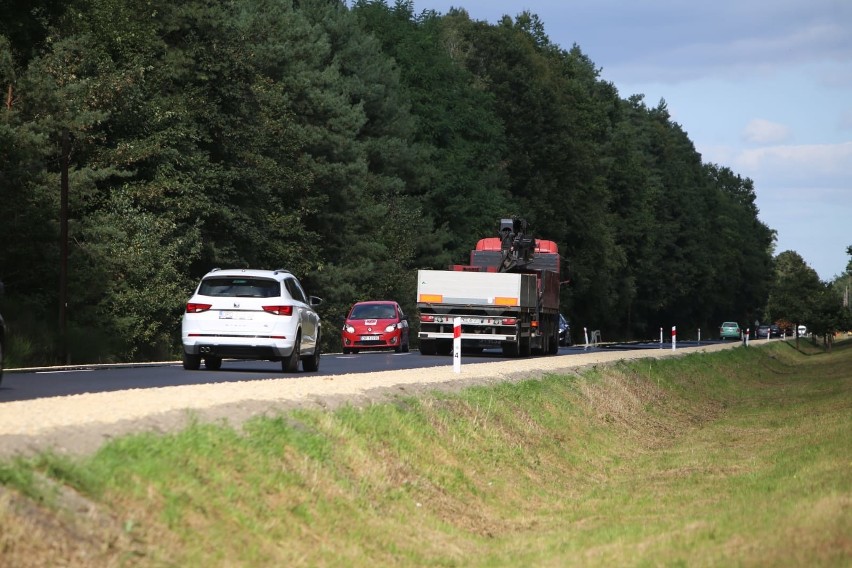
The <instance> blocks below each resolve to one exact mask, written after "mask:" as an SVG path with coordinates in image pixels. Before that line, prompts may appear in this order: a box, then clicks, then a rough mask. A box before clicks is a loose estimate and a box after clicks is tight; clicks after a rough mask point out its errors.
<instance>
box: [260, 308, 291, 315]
mask: <svg viewBox="0 0 852 568" xmlns="http://www.w3.org/2000/svg"><path fill="white" fill-rule="evenodd" d="M263 311H264V312H269V313H270V314H275V315H276V316H292V315H293V306H263Z"/></svg>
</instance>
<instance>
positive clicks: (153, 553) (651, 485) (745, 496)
mask: <svg viewBox="0 0 852 568" xmlns="http://www.w3.org/2000/svg"><path fill="white" fill-rule="evenodd" d="M802 349H803V352H798V351H796V350H795V349H794V348H793V347H792V346H790V345H788V344H784V343H781V342H775V343H773V344H771V345H767V346H764V347H760V348H749V349H745V348H738V349H733V350H729V351H725V352H720V353H715V354H695V355H689V356H684V357H679V358H675V359H669V360H654V361H651V360H639V361H635V362H631V363H621V364H617V365H613V366H599V367H596V368H593V369H585V370H582V371H581V372H580V373H578V374H577V375H572V376H550V377H545V378H544V379H543V380H540V381H526V382H523V383H519V384H505V385H502V386H499V387H489V388H484V387H482V388H473V389H470V390H468V391H465V392H463V393H461V394H459V395H450V394H438V393H436V394H434V395H433V396H430V397H425V398H419V399H400V400H398V401H397V402H396V403H394V404H383V405H376V406H372V407H369V408H366V409H355V408H348V409H342V410H338V411H334V412H318V411H317V412H315V411H310V412H308V411H300V412H292V413H288V414H286V415H284V416H282V417H280V418H279V419H260V420H257V421H254V422H251V423H250V424H249V425H248V426H246V427H245V429H244V431H243V432H240V433H237V432H235V431H233V430H231V429H228V428H226V427H222V426H202V425H198V426H196V427H193V428H191V429H189V430H187V431H185V432H183V433H181V434H179V435H173V436H165V437H158V436H154V435H145V436H135V437H129V438H124V439H119V440H116V441H115V442H113V443H111V444H110V445H108V446H106V447H105V448H103V449H102V450H101V451H100V452H99V453H97V454H96V455H94V456H91V457H90V458H86V459H84V460H79V461H69V460H66V459H59V458H56V457H52V456H43V457H40V458H38V459H34V460H29V461H16V462H11V463H8V462H7V463H5V464H0V483H2V484H3V485H4V486H5V489H4V488H3V487H2V486H0V527H2V531H0V565H4V566H5V565H10V566H11V565H14V566H27V565H34V566H48V565H81V566H82V565H87V566H103V565H142V566H388V565H401V566H410V565H436V566H566V565H584V566H586V565H587V566H596V565H598V566H613V565H616V566H632V565H666V566H669V565H688V566H731V565H740V566H756V565H757V566H790V565H794V566H796V565H798V566H814V565H817V566H849V565H850V563H852V342H843V343H839V344H837V345H836V346H835V348H834V351H833V352H832V353H822V352H821V351H817V350H816V349H815V348H813V347H811V346H809V345H807V344H804V343H803V345H802ZM45 479H49V480H51V481H50V482H49V483H48V482H46V481H45ZM72 488H73V490H71V489H72Z"/></svg>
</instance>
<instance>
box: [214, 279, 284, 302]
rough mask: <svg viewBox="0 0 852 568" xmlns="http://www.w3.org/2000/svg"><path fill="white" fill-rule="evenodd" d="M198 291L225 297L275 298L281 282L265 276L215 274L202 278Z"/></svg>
mask: <svg viewBox="0 0 852 568" xmlns="http://www.w3.org/2000/svg"><path fill="white" fill-rule="evenodd" d="M198 293H199V294H200V295H202V296H214V297H225V298H275V297H278V296H280V295H281V284H279V283H278V281H277V280H270V279H266V278H246V277H243V276H216V277H213V278H205V279H204V280H202V282H201V286H200V287H199V288H198Z"/></svg>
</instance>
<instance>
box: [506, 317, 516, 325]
mask: <svg viewBox="0 0 852 568" xmlns="http://www.w3.org/2000/svg"><path fill="white" fill-rule="evenodd" d="M516 323H518V319H517V318H503V325H515V324H516Z"/></svg>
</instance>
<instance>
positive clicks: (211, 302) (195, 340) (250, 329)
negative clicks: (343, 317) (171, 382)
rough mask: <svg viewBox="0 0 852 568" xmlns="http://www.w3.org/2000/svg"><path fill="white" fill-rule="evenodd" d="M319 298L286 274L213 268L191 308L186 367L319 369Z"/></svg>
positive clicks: (185, 328)
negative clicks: (262, 363) (246, 362)
mask: <svg viewBox="0 0 852 568" xmlns="http://www.w3.org/2000/svg"><path fill="white" fill-rule="evenodd" d="M320 303H322V300H321V299H320V298H317V297H315V296H307V295H305V291H304V290H303V289H302V285H301V284H300V283H299V281H298V280H297V279H296V277H295V276H293V275H292V274H291V273H290V272H288V271H286V270H248V269H232V270H219V269H213V270H212V271H211V272H208V273H207V274H206V275H205V276H204V278H202V279H201V283H200V284H199V285H198V288H197V289H196V290H195V294H193V296H192V297H191V298H190V299H189V301H188V302H187V304H186V311H185V312H184V314H183V321H182V323H181V341H182V342H183V368H184V369H187V370H189V371H195V370H198V369H199V367H200V366H201V360H202V359H204V367H205V368H206V369H210V370H214V371H215V370H217V369H219V368H220V367H221V366H222V358H231V359H264V360H269V361H281V368H282V369H283V370H284V371H286V372H290V373H292V372H296V371H297V370H298V369H299V361H302V368H303V369H304V370H305V371H316V370H317V369H319V361H320V334H321V325H320V318H319V315H317V313H316V311H314V306H317V305H319V304H320Z"/></svg>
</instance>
